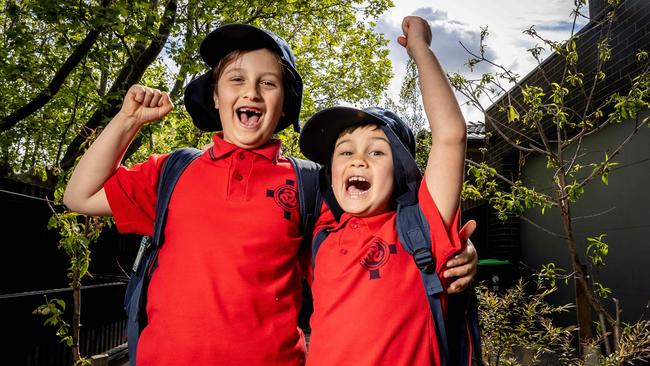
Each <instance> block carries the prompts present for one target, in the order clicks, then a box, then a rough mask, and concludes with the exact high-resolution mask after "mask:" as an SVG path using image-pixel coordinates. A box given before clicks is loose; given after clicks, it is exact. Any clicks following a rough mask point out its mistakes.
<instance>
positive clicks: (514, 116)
mask: <svg viewBox="0 0 650 366" xmlns="http://www.w3.org/2000/svg"><path fill="white" fill-rule="evenodd" d="M514 121H519V112H517V110H516V109H515V107H513V106H512V105H508V122H514Z"/></svg>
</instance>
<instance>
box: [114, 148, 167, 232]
mask: <svg viewBox="0 0 650 366" xmlns="http://www.w3.org/2000/svg"><path fill="white" fill-rule="evenodd" d="M167 156H168V155H167V154H165V155H152V156H150V157H149V159H147V160H146V161H145V162H143V163H140V164H136V165H134V166H132V167H131V168H126V167H124V166H120V167H119V168H118V169H117V171H116V172H115V174H113V175H112V176H111V177H110V178H108V179H107V180H106V182H104V191H105V192H106V198H107V199H108V204H109V205H110V206H111V211H112V212H113V218H114V219H115V224H116V226H117V230H118V231H119V232H120V233H122V234H127V233H130V234H140V235H151V234H152V233H153V223H154V219H155V215H156V198H157V197H156V196H157V187H158V177H159V175H160V172H161V170H162V166H163V164H164V162H165V159H166V158H167Z"/></svg>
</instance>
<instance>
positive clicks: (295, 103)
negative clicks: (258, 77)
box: [185, 24, 303, 132]
mask: <svg viewBox="0 0 650 366" xmlns="http://www.w3.org/2000/svg"><path fill="white" fill-rule="evenodd" d="M261 48H267V49H269V50H271V51H273V52H275V53H276V54H277V55H278V56H279V57H280V59H281V62H282V67H283V68H284V79H283V83H284V90H285V95H284V98H285V103H284V108H285V110H284V116H283V117H281V118H280V121H279V122H278V126H277V127H276V129H275V131H274V132H279V131H282V130H283V129H285V128H287V127H289V126H291V125H293V127H294V129H295V130H296V131H300V125H299V123H298V121H299V118H300V106H301V104H302V89H303V84H302V78H301V77H300V74H298V71H297V70H296V59H295V57H294V56H293V53H292V52H291V48H290V47H289V44H288V43H287V42H286V41H285V40H284V39H282V38H281V37H280V36H278V35H277V34H275V33H273V32H271V31H268V30H264V29H260V28H256V27H254V26H252V25H248V24H228V25H224V26H222V27H219V28H217V29H215V30H214V31H212V32H211V33H210V34H208V35H207V36H206V37H205V39H203V41H202V42H201V45H200V47H199V53H200V55H201V58H202V59H203V61H204V62H205V63H206V64H207V65H208V66H209V67H210V70H209V71H208V72H206V73H204V74H203V75H201V76H199V77H197V78H195V79H194V80H192V81H191V82H190V83H189V84H188V85H187V87H186V88H185V109H186V110H187V112H188V113H189V114H190V116H191V117H192V121H193V122H194V124H195V125H196V127H198V128H199V129H201V130H203V131H207V132H212V131H220V130H222V126H221V118H220V117H219V111H218V110H217V109H215V106H214V99H213V93H214V84H215V80H214V74H213V69H214V68H215V67H216V66H217V65H218V64H219V61H221V59H223V58H224V57H225V56H226V55H228V54H229V53H230V52H232V51H235V50H245V51H253V50H258V49H261Z"/></svg>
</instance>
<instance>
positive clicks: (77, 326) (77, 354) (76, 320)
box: [71, 269, 81, 362]
mask: <svg viewBox="0 0 650 366" xmlns="http://www.w3.org/2000/svg"><path fill="white" fill-rule="evenodd" d="M73 277H75V278H74V279H73V286H72V297H73V300H74V310H73V313H72V348H71V351H72V359H73V360H74V361H75V362H77V361H79V359H81V350H80V349H79V343H80V342H79V341H80V333H81V332H80V330H81V283H80V281H79V270H78V269H77V270H76V273H74V275H73Z"/></svg>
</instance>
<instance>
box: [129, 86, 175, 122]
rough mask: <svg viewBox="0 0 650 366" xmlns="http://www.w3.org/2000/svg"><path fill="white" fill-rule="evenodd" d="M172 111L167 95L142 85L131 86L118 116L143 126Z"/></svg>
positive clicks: (171, 104) (172, 106) (172, 107)
mask: <svg viewBox="0 0 650 366" xmlns="http://www.w3.org/2000/svg"><path fill="white" fill-rule="evenodd" d="M172 109H174V104H173V103H172V101H171V99H169V94H167V93H164V92H161V91H160V90H158V89H152V88H147V87H145V86H142V85H137V84H136V85H132V86H131V87H130V88H129V91H128V92H127V93H126V96H125V97H124V103H123V104H122V109H120V112H119V113H120V114H122V115H123V116H124V117H127V118H134V120H135V122H136V123H137V124H145V123H148V122H151V121H155V120H158V119H161V118H163V117H164V116H166V115H167V114H168V113H169V112H171V111H172Z"/></svg>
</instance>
